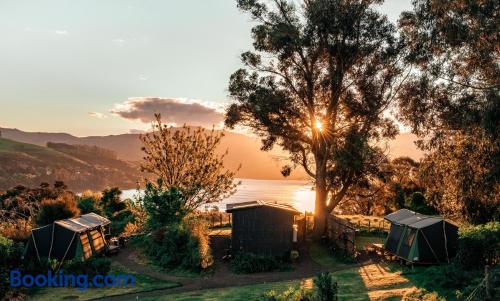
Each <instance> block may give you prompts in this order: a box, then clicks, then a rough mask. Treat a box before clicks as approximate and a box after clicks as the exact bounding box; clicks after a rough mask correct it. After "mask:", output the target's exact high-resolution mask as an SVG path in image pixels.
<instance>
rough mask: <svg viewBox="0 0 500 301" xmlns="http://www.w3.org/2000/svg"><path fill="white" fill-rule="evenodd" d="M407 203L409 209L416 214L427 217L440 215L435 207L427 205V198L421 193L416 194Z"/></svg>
mask: <svg viewBox="0 0 500 301" xmlns="http://www.w3.org/2000/svg"><path fill="white" fill-rule="evenodd" d="M406 202H407V203H408V209H410V210H413V211H415V212H418V213H421V214H427V215H435V214H438V212H437V211H436V209H434V207H432V206H429V205H428V204H427V201H426V199H425V196H424V195H423V194H422V193H421V192H414V193H413V194H412V195H411V196H410V197H409V198H408V200H407V201H406Z"/></svg>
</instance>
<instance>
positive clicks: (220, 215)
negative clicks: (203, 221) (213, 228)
mask: <svg viewBox="0 0 500 301" xmlns="http://www.w3.org/2000/svg"><path fill="white" fill-rule="evenodd" d="M219 217H220V224H219V225H220V226H221V227H222V213H220V214H219Z"/></svg>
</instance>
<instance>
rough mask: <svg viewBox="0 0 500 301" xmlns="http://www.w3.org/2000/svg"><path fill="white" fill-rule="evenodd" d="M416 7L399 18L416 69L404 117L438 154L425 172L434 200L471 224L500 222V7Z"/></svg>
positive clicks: (405, 92)
mask: <svg viewBox="0 0 500 301" xmlns="http://www.w3.org/2000/svg"><path fill="white" fill-rule="evenodd" d="M413 6H414V8H413V10H412V11H409V12H404V13H403V14H402V16H401V18H400V20H399V27H400V33H401V39H402V42H403V44H404V45H405V46H406V49H407V51H406V57H405V59H406V62H407V63H408V64H412V65H413V66H414V67H416V68H414V70H415V73H414V74H412V76H411V77H410V78H409V80H408V81H407V83H406V84H405V85H404V88H403V89H402V93H401V94H400V102H399V103H400V113H401V117H402V120H403V121H404V122H406V124H407V125H409V126H410V127H411V128H412V130H413V132H414V133H416V134H418V135H420V136H421V137H422V140H421V141H420V146H421V147H422V148H424V149H427V150H428V151H431V152H432V154H431V155H430V156H429V157H427V159H426V162H425V170H426V171H427V175H432V177H433V178H429V176H427V177H426V178H427V183H428V184H430V185H428V187H429V188H430V192H431V193H432V195H433V201H434V202H436V203H439V204H440V209H441V210H442V213H447V214H449V213H454V214H456V215H458V216H462V217H464V218H465V219H466V220H468V221H470V222H484V221H486V220H488V219H491V218H495V216H496V218H497V219H498V217H499V216H500V213H499V212H500V182H499V178H500V164H499V162H500V136H499V133H500V95H499V90H500V60H499V53H500V47H499V45H500V41H499V37H500V35H499V34H498V28H499V27H500V18H499V15H498V14H499V11H500V2H498V1H494V0H481V1H479V0H476V1H470V0H453V1H450V0H448V1H438V0H415V1H413ZM438 183H439V184H438ZM432 184H438V185H432ZM452 208H453V212H452V211H451V209H452Z"/></svg>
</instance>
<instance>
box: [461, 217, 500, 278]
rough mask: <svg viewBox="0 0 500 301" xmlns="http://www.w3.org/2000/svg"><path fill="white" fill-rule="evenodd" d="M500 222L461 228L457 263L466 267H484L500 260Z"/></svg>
mask: <svg viewBox="0 0 500 301" xmlns="http://www.w3.org/2000/svg"><path fill="white" fill-rule="evenodd" d="M499 244H500V222H489V223H487V224H484V225H477V226H466V227H462V228H460V231H459V237H458V253H457V257H456V260H457V263H458V264H460V265H461V266H463V267H464V268H465V269H467V270H468V269H482V268H483V266H484V265H487V264H488V265H495V264H498V263H499V262H500V258H499V255H498V245H499Z"/></svg>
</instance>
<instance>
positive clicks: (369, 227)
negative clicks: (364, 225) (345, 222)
mask: <svg viewBox="0 0 500 301" xmlns="http://www.w3.org/2000/svg"><path fill="white" fill-rule="evenodd" d="M370 224H371V221H370V220H368V233H370V232H371V231H370V229H371V226H370Z"/></svg>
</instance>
